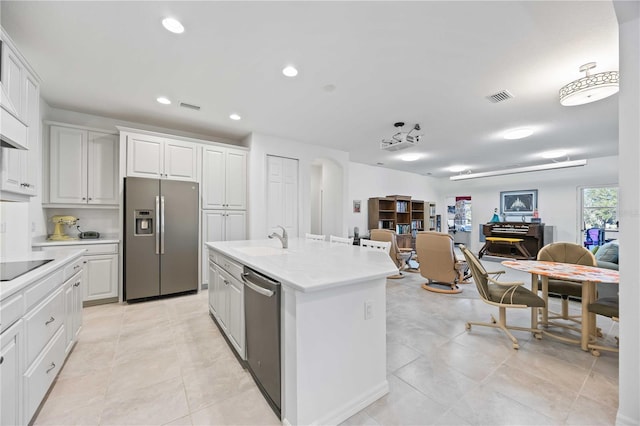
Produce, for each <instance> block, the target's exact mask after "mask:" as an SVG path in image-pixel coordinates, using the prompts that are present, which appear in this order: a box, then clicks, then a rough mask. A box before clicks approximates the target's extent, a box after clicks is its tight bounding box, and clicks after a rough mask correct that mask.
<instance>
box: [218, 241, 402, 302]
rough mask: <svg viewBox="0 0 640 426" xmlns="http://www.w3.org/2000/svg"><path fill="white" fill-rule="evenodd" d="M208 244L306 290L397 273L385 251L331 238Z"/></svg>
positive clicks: (257, 269) (285, 282) (326, 287)
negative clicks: (286, 243) (282, 242)
mask: <svg viewBox="0 0 640 426" xmlns="http://www.w3.org/2000/svg"><path fill="white" fill-rule="evenodd" d="M206 245H207V247H209V248H210V249H214V250H216V251H219V252H221V253H223V254H225V255H227V256H229V257H230V258H232V259H234V260H236V261H238V262H240V263H242V264H243V265H247V266H249V267H251V268H253V269H255V270H256V271H258V272H261V273H263V274H265V275H267V276H269V277H271V278H274V279H276V280H278V281H280V282H281V283H282V284H283V285H286V286H289V287H292V288H294V289H296V290H299V291H303V292H311V291H318V290H325V289H328V288H332V287H339V286H345V285H349V284H355V283H359V282H364V281H368V280H371V279H375V278H383V277H387V276H389V275H393V274H396V273H397V272H398V268H397V267H396V265H395V264H394V263H393V261H392V260H391V257H389V255H388V254H387V253H385V252H383V251H380V250H371V249H365V248H362V247H360V246H352V245H344V244H336V243H329V242H327V241H315V240H307V239H304V238H291V239H289V248H288V249H283V248H282V244H281V243H280V241H279V240H277V239H275V240H270V239H266V240H245V241H216V242H207V243H206Z"/></svg>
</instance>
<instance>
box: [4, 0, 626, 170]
mask: <svg viewBox="0 0 640 426" xmlns="http://www.w3.org/2000/svg"><path fill="white" fill-rule="evenodd" d="M0 7H1V9H0V13H1V22H2V26H3V27H4V28H5V30H6V31H7V32H8V33H9V35H10V36H11V37H12V38H13V40H14V41H15V42H16V44H17V45H18V48H19V49H20V50H21V51H22V53H23V54H24V56H25V57H26V58H27V59H28V60H29V62H30V63H31V65H32V66H33V67H34V68H35V69H36V70H37V72H38V74H39V75H40V77H41V78H42V89H41V91H42V96H43V98H44V99H45V100H46V102H47V103H48V104H49V105H50V106H52V107H57V108H63V109H69V110H74V111H81V112H86V113H91V114H96V115H100V116H106V117H112V118H117V119H123V120H128V121H133V122H138V123H144V124H149V125H156V126H162V127H165V128H170V129H178V130H182V131H187V132H193V133H198V134H202V135H207V136H211V137H215V136H219V137H225V138H231V139H238V140H239V139H242V138H244V137H245V136H247V135H248V134H249V133H251V132H259V133H265V134H270V135H274V136H280V137H283V138H287V139H292V140H296V141H300V142H304V143H310V144H317V145H324V146H327V147H331V148H335V149H340V150H344V151H348V152H349V153H350V157H351V160H352V161H355V162H360V163H366V164H376V163H379V162H380V163H384V167H389V168H393V169H399V170H406V171H411V172H415V173H420V174H431V175H433V176H449V175H451V173H450V172H448V171H447V170H446V168H447V167H449V166H451V165H454V164H462V165H466V166H468V167H469V169H470V170H471V171H473V172H483V171H487V170H492V169H501V168H509V167H514V166H518V165H520V166H524V165H530V164H536V163H542V162H546V161H549V160H541V159H540V158H539V157H537V155H538V154H539V153H541V152H542V151H546V150H551V149H560V148H562V149H566V150H568V151H569V156H570V157H571V159H579V158H593V157H601V156H608V155H617V151H618V143H617V139H618V106H617V102H618V99H617V98H618V95H614V96H612V97H610V98H607V99H604V100H601V101H599V102H595V103H593V104H588V105H583V106H576V107H563V106H561V105H560V103H559V102H558V89H559V88H560V87H561V86H563V85H564V84H566V83H568V82H570V81H572V80H574V79H577V78H579V77H581V76H583V74H581V73H579V71H578V68H579V66H580V65H582V64H584V63H587V62H591V61H595V62H597V63H598V67H597V68H596V70H595V72H598V71H608V70H617V69H618V35H617V34H618V31H617V22H616V17H615V13H614V10H613V5H612V3H611V2H610V1H602V2H599V1H569V2H560V1H540V2H514V1H509V2H482V1H471V2H462V1H456V2H436V1H429V2H396V1H388V2H363V1H356V2H267V1H259V2H244V1H236V2H186V1H176V2H154V1H143V2H58V1H47V2H30V1H17V2H14V1H6V0H3V1H2V2H1V3H0ZM167 16H172V17H175V18H177V19H179V20H180V21H181V22H182V23H183V24H184V26H185V28H186V31H185V32H184V33H183V34H181V35H176V34H172V33H169V32H168V31H166V30H165V29H164V28H163V27H162V26H161V24H160V22H161V20H162V19H163V18H165V17H167ZM287 64H294V65H295V66H296V67H298V69H299V70H300V73H299V75H298V77H296V78H294V79H290V78H286V77H284V76H283V75H282V74H281V70H282V68H283V67H284V66H285V65H287ZM621 78H622V79H624V76H621ZM328 85H333V86H335V90H333V91H329V90H327V86H328ZM504 89H506V90H509V91H510V92H511V93H513V94H514V95H515V98H513V99H510V100H508V101H505V102H502V103H498V104H493V103H490V102H489V101H488V100H487V99H486V96H488V95H491V94H493V93H495V92H498V91H500V90H504ZM160 95H164V96H167V97H169V98H170V99H172V100H173V101H174V102H173V104H172V105H169V106H163V105H160V104H158V103H157V102H156V101H155V99H156V97H158V96H160ZM179 102H186V103H190V104H195V105H199V106H201V108H202V109H201V110H200V111H198V112H196V111H192V110H187V109H183V108H180V107H178V106H177V105H178V103H179ZM232 112H236V113H238V114H240V115H241V116H242V117H243V119H242V120H241V121H238V122H235V121H232V120H230V119H229V114H230V113H232ZM396 121H404V122H406V123H407V126H406V127H405V130H408V129H409V128H410V127H412V126H413V125H414V124H415V123H419V124H420V125H421V127H422V129H423V130H422V132H423V133H424V137H423V138H422V140H421V142H420V144H419V146H417V147H414V148H411V149H410V150H405V151H400V152H397V153H390V152H386V151H381V150H380V149H379V146H380V141H381V139H382V138H389V137H390V136H391V135H392V134H393V133H395V131H396V129H395V128H394V127H393V123H394V122H396ZM521 126H528V127H532V128H533V129H534V130H535V131H536V133H535V134H534V135H533V136H531V137H529V138H527V139H522V140H516V141H507V140H504V139H503V138H502V137H501V132H502V131H504V130H506V129H509V128H514V127H521ZM408 152H419V153H422V154H424V158H423V159H421V160H418V161H415V162H412V163H407V162H403V161H400V160H399V159H398V158H397V157H398V155H399V154H403V153H408Z"/></svg>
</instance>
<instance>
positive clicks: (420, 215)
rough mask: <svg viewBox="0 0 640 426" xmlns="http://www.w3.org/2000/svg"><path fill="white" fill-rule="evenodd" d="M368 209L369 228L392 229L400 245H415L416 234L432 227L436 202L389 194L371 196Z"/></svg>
mask: <svg viewBox="0 0 640 426" xmlns="http://www.w3.org/2000/svg"><path fill="white" fill-rule="evenodd" d="M430 206H433V210H430ZM368 211H369V230H371V229H390V230H392V231H395V232H396V234H397V240H398V246H399V247H414V246H415V243H414V241H415V236H416V234H417V233H418V232H420V231H424V230H425V229H430V227H429V223H430V222H429V221H430V219H431V218H430V214H431V212H432V211H433V214H434V215H435V203H427V202H424V201H421V200H412V199H411V197H410V196H407V195H387V196H386V197H375V198H369V209H368ZM433 228H434V229H435V217H434V226H433Z"/></svg>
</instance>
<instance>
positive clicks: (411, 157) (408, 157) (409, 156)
mask: <svg viewBox="0 0 640 426" xmlns="http://www.w3.org/2000/svg"><path fill="white" fill-rule="evenodd" d="M421 157H422V155H420V154H418V153H413V154H404V155H401V156H400V159H401V160H402V161H416V160H419V159H420V158H421Z"/></svg>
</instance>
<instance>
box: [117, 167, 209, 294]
mask: <svg viewBox="0 0 640 426" xmlns="http://www.w3.org/2000/svg"><path fill="white" fill-rule="evenodd" d="M198 200H199V188H198V184H197V183H195V182H183V181H173V180H161V179H147V178H135V177H127V178H125V180H124V230H125V232H124V234H125V241H124V293H123V295H124V300H127V301H129V300H135V299H145V298H149V297H155V296H164V295H169V294H176V293H183V292H189V291H195V290H197V289H198V218H199V214H198Z"/></svg>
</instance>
